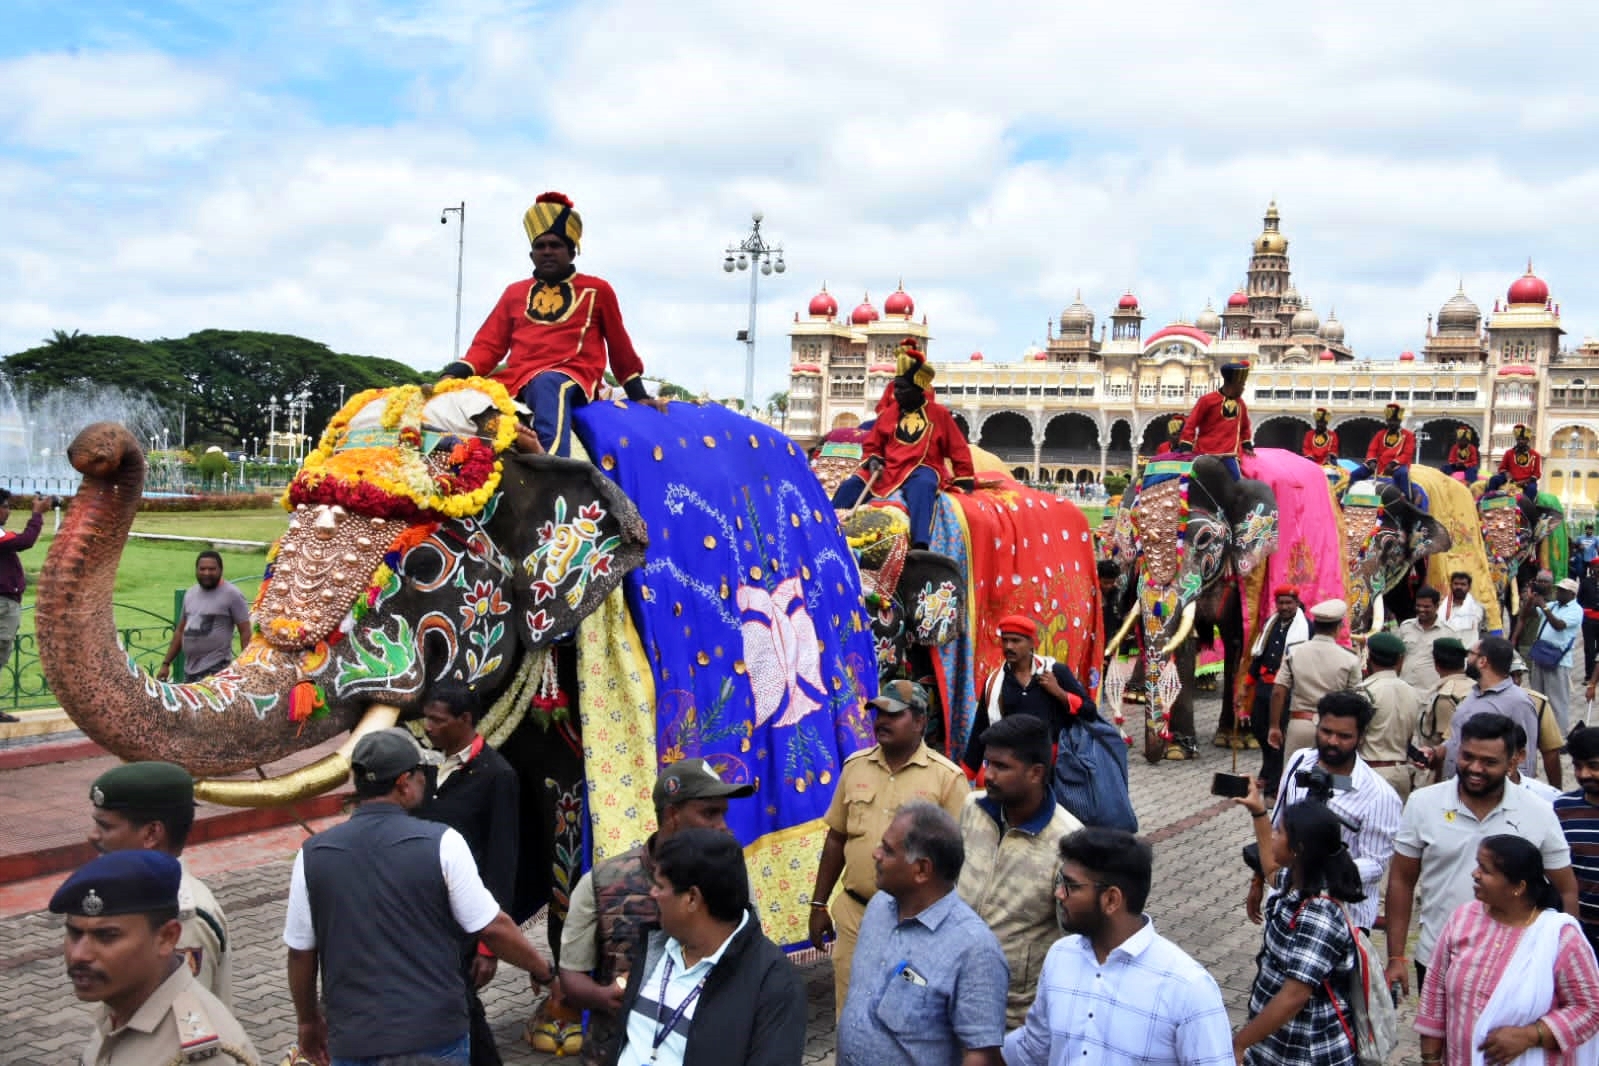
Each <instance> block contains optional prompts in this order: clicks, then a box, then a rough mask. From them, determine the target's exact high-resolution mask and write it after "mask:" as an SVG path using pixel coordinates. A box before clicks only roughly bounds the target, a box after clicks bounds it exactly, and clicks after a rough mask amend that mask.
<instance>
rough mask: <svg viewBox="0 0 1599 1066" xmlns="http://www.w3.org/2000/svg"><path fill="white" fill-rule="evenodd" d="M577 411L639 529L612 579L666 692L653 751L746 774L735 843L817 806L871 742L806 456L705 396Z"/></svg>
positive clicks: (789, 823)
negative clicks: (633, 551) (638, 563)
mask: <svg viewBox="0 0 1599 1066" xmlns="http://www.w3.org/2000/svg"><path fill="white" fill-rule="evenodd" d="M575 421H576V428H577V432H578V435H579V437H580V438H581V440H582V442H583V445H584V447H585V448H586V449H587V450H588V452H589V454H590V455H591V456H592V457H593V458H594V461H595V464H596V465H597V466H598V467H599V468H600V470H602V471H604V472H605V473H606V474H607V475H608V476H609V477H610V478H612V479H613V480H614V481H616V482H617V483H618V484H619V485H620V486H621V487H622V490H623V492H625V493H626V494H627V495H628V496H629V497H630V498H631V499H633V500H634V501H635V503H636V504H637V506H638V509H639V513H640V515H641V516H642V517H643V518H644V520H645V522H646V523H647V525H648V527H649V531H650V544H649V548H648V550H647V552H646V555H645V561H644V565H643V567H641V568H640V569H638V570H636V571H634V572H633V573H632V574H630V575H629V576H628V578H627V579H626V581H625V582H624V585H623V587H624V589H625V590H626V593H627V598H628V605H629V607H630V609H631V611H632V613H633V616H634V619H635V620H636V622H637V625H638V630H639V636H640V639H641V641H642V643H643V647H644V651H645V654H646V656H647V657H648V659H649V663H650V668H651V672H652V673H653V674H654V676H655V684H656V689H657V691H658V692H660V693H661V694H662V697H661V699H660V701H659V702H658V705H657V709H656V742H657V751H658V754H659V756H660V759H661V761H662V762H666V761H671V760H674V759H678V758H688V757H693V756H699V757H702V758H704V759H706V760H708V761H709V762H710V763H711V764H712V765H714V766H716V767H717V769H718V770H719V771H720V772H721V773H722V775H723V776H724V777H725V778H727V779H729V780H735V781H740V782H749V783H751V784H754V785H755V786H756V788H757V798H755V799H752V800H751V801H749V802H743V801H739V802H735V803H734V804H733V805H732V808H731V809H730V810H729V812H728V823H729V825H730V826H732V828H733V829H734V831H735V832H736V833H737V835H738V836H739V838H740V839H741V840H743V841H745V842H746V843H750V842H752V841H754V840H756V839H757V838H759V837H762V836H764V835H766V834H769V833H772V832H774V831H777V830H782V829H787V828H790V827H793V826H796V825H800V824H803V823H807V822H810V821H812V820H813V819H816V818H819V817H820V816H821V815H822V814H824V813H825V812H826V810H827V806H828V803H829V801H830V800H831V798H832V790H833V784H834V783H835V782H836V781H837V779H838V774H839V770H840V768H841V767H842V765H843V760H844V758H845V757H846V756H848V755H849V754H851V753H853V752H854V751H856V750H857V749H859V748H861V747H864V746H866V745H867V744H869V743H870V740H871V730H870V728H869V722H868V720H867V719H866V717H865V714H864V711H863V707H864V704H865V700H866V699H868V698H870V697H871V696H872V695H874V694H875V693H876V691H877V677H876V667H875V663H876V651H875V648H874V646H873V641H872V636H871V632H870V625H869V619H868V617H867V615H866V612H865V608H864V605H863V603H862V592H861V583H860V575H859V573H858V572H857V570H856V568H855V562H854V558H853V556H852V555H851V553H850V551H849V549H848V546H847V545H846V544H845V543H844V537H843V534H842V532H841V531H840V530H839V527H838V523H837V520H836V519H835V518H834V515H833V510H832V506H831V504H830V502H829V500H828V499H827V497H826V496H825V495H824V494H823V492H822V489H821V486H820V484H819V483H818V482H817V480H816V478H815V476H814V475H812V474H811V472H810V470H809V468H808V466H807V465H806V461H805V455H804V453H803V452H802V451H801V450H800V449H799V448H798V447H796V446H795V445H794V444H793V442H791V441H790V440H788V438H786V437H784V436H782V435H780V434H778V433H776V432H775V431H773V430H771V429H770V428H769V427H766V426H762V425H760V424H759V423H756V422H752V421H750V420H749V419H746V418H744V417H742V416H740V415H738V414H736V413H734V412H731V411H728V410H727V409H725V408H722V407H720V406H714V405H710V406H705V407H700V406H697V405H693V404H677V403H674V404H671V405H670V406H669V407H668V408H667V409H666V410H665V412H660V411H655V410H651V409H649V408H644V407H638V406H634V405H628V404H622V405H617V404H611V403H596V404H589V405H587V406H586V407H583V408H581V409H580V410H579V411H578V412H577V414H576V419H575Z"/></svg>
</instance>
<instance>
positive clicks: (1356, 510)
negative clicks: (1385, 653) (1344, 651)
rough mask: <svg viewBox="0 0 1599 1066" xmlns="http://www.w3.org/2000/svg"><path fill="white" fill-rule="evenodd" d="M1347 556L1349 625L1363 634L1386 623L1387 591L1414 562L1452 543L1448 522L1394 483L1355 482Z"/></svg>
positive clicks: (1347, 505)
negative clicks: (1376, 484)
mask: <svg viewBox="0 0 1599 1066" xmlns="http://www.w3.org/2000/svg"><path fill="white" fill-rule="evenodd" d="M1343 506H1344V528H1345V540H1344V562H1345V566H1346V568H1347V572H1348V574H1349V581H1348V584H1347V586H1346V587H1347V599H1348V601H1349V616H1348V617H1349V631H1350V632H1351V633H1352V634H1356V635H1360V636H1364V635H1366V634H1367V633H1370V632H1375V631H1376V630H1378V629H1380V628H1381V627H1382V625H1383V618H1384V609H1383V596H1384V595H1385V594H1386V593H1388V592H1389V591H1391V590H1393V589H1396V588H1399V587H1400V586H1401V585H1402V584H1403V583H1404V582H1405V581H1406V579H1407V578H1408V576H1409V574H1410V571H1411V568H1412V567H1414V566H1415V565H1416V564H1417V563H1420V562H1422V561H1424V560H1425V559H1427V558H1428V557H1429V556H1431V555H1435V554H1437V553H1438V552H1445V551H1448V550H1449V548H1450V545H1451V544H1452V543H1453V541H1452V538H1451V537H1450V535H1449V530H1448V529H1447V528H1445V526H1444V524H1443V523H1442V522H1440V521H1438V520H1437V519H1435V518H1433V517H1432V516H1431V515H1429V514H1427V513H1426V512H1424V511H1422V510H1421V509H1420V508H1418V507H1416V505H1415V504H1413V503H1412V502H1411V501H1410V500H1408V499H1406V498H1405V497H1404V495H1403V494H1402V493H1401V492H1400V491H1399V490H1398V489H1396V488H1394V487H1393V486H1392V485H1384V486H1382V487H1380V488H1375V487H1372V486H1371V485H1369V484H1361V485H1355V486H1353V487H1352V488H1351V489H1350V490H1349V492H1348V493H1347V494H1346V495H1345V497H1344V501H1343Z"/></svg>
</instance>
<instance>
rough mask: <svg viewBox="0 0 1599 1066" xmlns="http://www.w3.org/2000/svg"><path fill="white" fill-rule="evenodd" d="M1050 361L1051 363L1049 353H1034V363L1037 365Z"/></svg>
mask: <svg viewBox="0 0 1599 1066" xmlns="http://www.w3.org/2000/svg"><path fill="white" fill-rule="evenodd" d="M1048 361H1049V353H1048V352H1034V353H1033V362H1035V363H1045V362H1048Z"/></svg>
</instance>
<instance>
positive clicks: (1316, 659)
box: [1277, 636, 1360, 728]
mask: <svg viewBox="0 0 1599 1066" xmlns="http://www.w3.org/2000/svg"><path fill="white" fill-rule="evenodd" d="M1277 684H1278V685H1279V686H1285V687H1288V688H1289V689H1291V691H1292V693H1293V697H1292V699H1290V700H1289V703H1288V713H1289V714H1292V713H1294V712H1295V711H1314V710H1315V709H1316V704H1318V703H1320V702H1321V698H1322V697H1323V696H1325V695H1327V693H1329V692H1343V691H1346V690H1348V689H1353V688H1357V687H1358V686H1359V685H1360V659H1359V657H1358V656H1356V655H1355V653H1354V652H1352V651H1350V650H1349V649H1348V648H1346V647H1344V646H1343V645H1342V644H1339V643H1338V642H1337V641H1336V640H1334V639H1333V638H1332V637H1329V636H1315V637H1311V638H1310V639H1309V640H1307V641H1306V642H1305V643H1303V644H1296V645H1294V646H1293V647H1292V648H1290V649H1288V653H1287V654H1286V655H1284V656H1283V665H1282V669H1281V670H1278V671H1277ZM1282 724H1283V727H1284V728H1287V725H1288V723H1287V722H1286V721H1285V722H1283V723H1282Z"/></svg>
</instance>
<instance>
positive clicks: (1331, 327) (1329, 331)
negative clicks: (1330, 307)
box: [1321, 311, 1344, 344]
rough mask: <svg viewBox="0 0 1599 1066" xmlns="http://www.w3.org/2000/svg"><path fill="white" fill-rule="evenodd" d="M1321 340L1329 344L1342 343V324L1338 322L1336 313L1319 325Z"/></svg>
mask: <svg viewBox="0 0 1599 1066" xmlns="http://www.w3.org/2000/svg"><path fill="white" fill-rule="evenodd" d="M1321 339H1322V340H1324V341H1327V342H1328V343H1330V344H1342V343H1344V324H1343V323H1342V322H1340V321H1338V312H1336V311H1334V312H1332V313H1330V314H1329V315H1328V316H1327V321H1325V322H1323V323H1322V324H1321Z"/></svg>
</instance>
